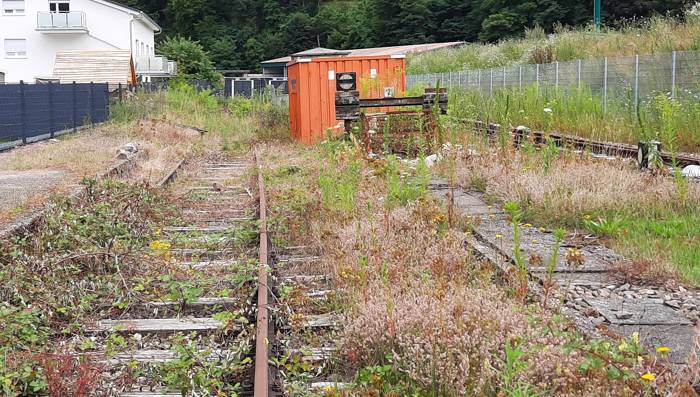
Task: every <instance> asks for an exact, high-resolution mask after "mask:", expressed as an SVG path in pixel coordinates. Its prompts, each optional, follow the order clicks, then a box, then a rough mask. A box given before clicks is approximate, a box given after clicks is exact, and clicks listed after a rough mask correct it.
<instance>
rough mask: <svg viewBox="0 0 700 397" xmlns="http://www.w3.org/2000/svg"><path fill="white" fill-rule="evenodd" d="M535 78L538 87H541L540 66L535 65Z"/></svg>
mask: <svg viewBox="0 0 700 397" xmlns="http://www.w3.org/2000/svg"><path fill="white" fill-rule="evenodd" d="M535 78H536V80H537V87H538V88H539V86H540V64H539V63H538V64H537V65H535Z"/></svg>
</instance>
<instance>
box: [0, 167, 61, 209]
mask: <svg viewBox="0 0 700 397" xmlns="http://www.w3.org/2000/svg"><path fill="white" fill-rule="evenodd" d="M65 176H66V175H65V173H64V172H63V171H49V170H41V171H0V211H8V210H11V209H13V208H15V207H17V206H18V205H21V204H23V203H24V202H25V201H26V200H27V199H29V198H31V197H33V196H35V195H37V194H40V193H44V192H46V191H47V190H49V189H51V188H52V187H54V186H56V185H57V184H58V183H60V182H61V181H62V180H63V179H64V178H65Z"/></svg>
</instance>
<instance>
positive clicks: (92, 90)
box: [90, 81, 95, 124]
mask: <svg viewBox="0 0 700 397" xmlns="http://www.w3.org/2000/svg"><path fill="white" fill-rule="evenodd" d="M94 96H95V84H94V83H93V82H92V81H91V82H90V124H95V98H94Z"/></svg>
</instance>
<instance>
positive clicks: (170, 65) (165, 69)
mask: <svg viewBox="0 0 700 397" xmlns="http://www.w3.org/2000/svg"><path fill="white" fill-rule="evenodd" d="M176 71H177V63H176V62H175V61H170V60H168V58H166V57H163V56H155V57H138V58H136V72H137V73H144V72H148V73H162V74H170V75H172V74H175V73H176Z"/></svg>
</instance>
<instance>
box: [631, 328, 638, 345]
mask: <svg viewBox="0 0 700 397" xmlns="http://www.w3.org/2000/svg"><path fill="white" fill-rule="evenodd" d="M630 339H631V340H632V343H634V344H635V345H638V344H639V332H637V331H635V332H633V333H632V337H630Z"/></svg>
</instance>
